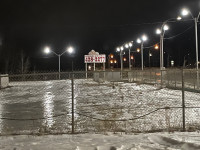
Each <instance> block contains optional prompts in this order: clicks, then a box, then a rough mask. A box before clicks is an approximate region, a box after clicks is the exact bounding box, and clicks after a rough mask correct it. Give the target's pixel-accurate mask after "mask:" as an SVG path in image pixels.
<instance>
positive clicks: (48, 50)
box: [44, 47, 74, 80]
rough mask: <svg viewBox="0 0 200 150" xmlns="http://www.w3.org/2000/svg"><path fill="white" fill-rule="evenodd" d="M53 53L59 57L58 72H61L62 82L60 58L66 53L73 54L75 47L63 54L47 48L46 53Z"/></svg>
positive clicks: (69, 48)
mask: <svg viewBox="0 0 200 150" xmlns="http://www.w3.org/2000/svg"><path fill="white" fill-rule="evenodd" d="M51 52H52V53H54V54H55V55H56V56H58V72H59V80H60V57H61V56H62V55H63V54H64V53H66V52H67V53H69V54H72V53H73V52H74V49H73V47H68V48H67V50H66V51H64V52H63V53H61V54H57V53H56V52H54V51H52V50H51V49H50V47H45V49H44V53H46V54H49V53H51Z"/></svg>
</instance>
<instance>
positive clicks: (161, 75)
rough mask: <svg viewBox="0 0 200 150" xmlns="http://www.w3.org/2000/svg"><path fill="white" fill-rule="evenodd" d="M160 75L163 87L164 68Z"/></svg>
mask: <svg viewBox="0 0 200 150" xmlns="http://www.w3.org/2000/svg"><path fill="white" fill-rule="evenodd" d="M160 77H161V79H160V80H161V87H162V86H163V72H162V69H161V70H160Z"/></svg>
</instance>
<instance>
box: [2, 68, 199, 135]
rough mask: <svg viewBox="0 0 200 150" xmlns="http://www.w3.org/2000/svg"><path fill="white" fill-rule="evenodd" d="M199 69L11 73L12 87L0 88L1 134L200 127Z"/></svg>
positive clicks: (152, 130)
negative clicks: (197, 78) (197, 80)
mask: <svg viewBox="0 0 200 150" xmlns="http://www.w3.org/2000/svg"><path fill="white" fill-rule="evenodd" d="M196 73H197V72H196V71H193V70H184V71H183V70H167V71H162V72H160V71H159V70H145V71H138V70H137V71H124V72H121V71H112V72H61V73H60V74H59V73H57V72H53V73H38V74H23V75H10V76H9V78H10V87H9V88H6V89H2V90H1V91H0V96H1V99H0V133H1V134H2V135H3V134H5V135H8V134H59V133H85V132H96V133H103V132H126V133H131V132H155V131H177V130H178V131H179V130H184V129H186V130H191V131H194V130H199V128H200V127H199V125H200V121H199V120H200V95H199V93H198V89H197V82H194V80H195V81H196V77H197V75H196ZM59 78H60V80H59ZM144 83H148V84H144ZM182 83H184V84H182ZM165 87H170V89H169V88H165ZM174 88H176V90H174ZM181 88H182V90H179V89H181ZM184 89H190V90H192V91H195V92H189V91H185V90H184Z"/></svg>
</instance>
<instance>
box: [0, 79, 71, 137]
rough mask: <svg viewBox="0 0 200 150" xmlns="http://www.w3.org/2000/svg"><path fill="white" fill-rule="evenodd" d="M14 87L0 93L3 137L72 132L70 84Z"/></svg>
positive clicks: (17, 83) (33, 84) (24, 84)
mask: <svg viewBox="0 0 200 150" xmlns="http://www.w3.org/2000/svg"><path fill="white" fill-rule="evenodd" d="M11 86H12V87H10V88H7V89H3V90H2V91H0V97H1V100H0V133H1V134H29V133H30V132H33V133H34V132H38V130H40V129H42V130H47V129H48V128H51V129H52V130H54V128H55V129H56V130H61V129H62V131H64V130H65V131H67V130H69V129H68V128H69V124H70V118H69V112H71V110H70V109H71V107H70V105H69V104H70V99H71V87H70V80H68V81H66V80H65V81H45V82H21V83H20V82H15V83H11Z"/></svg>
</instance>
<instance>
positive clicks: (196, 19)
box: [181, 8, 200, 88]
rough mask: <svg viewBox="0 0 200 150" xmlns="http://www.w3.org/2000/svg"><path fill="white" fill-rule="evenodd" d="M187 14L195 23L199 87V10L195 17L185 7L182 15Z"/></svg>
mask: <svg viewBox="0 0 200 150" xmlns="http://www.w3.org/2000/svg"><path fill="white" fill-rule="evenodd" d="M189 14H190V15H191V17H192V19H193V20H194V23H195V39H196V69H197V88H199V65H198V64H199V53H198V49H199V48H198V47H199V45H198V20H199V16H200V12H199V14H198V16H197V17H194V16H193V15H192V13H191V11H190V10H189V9H187V8H183V9H182V11H181V15H182V16H187V15H189Z"/></svg>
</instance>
